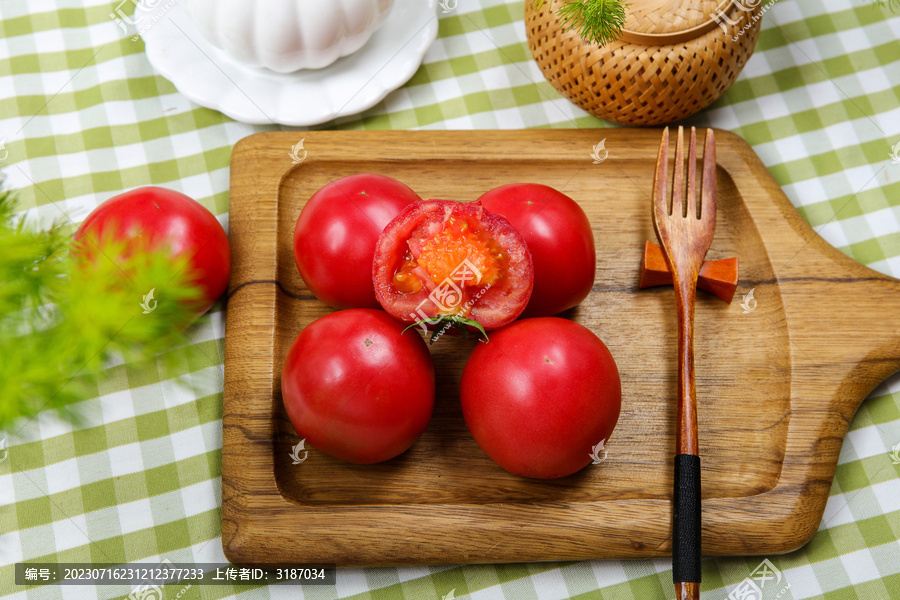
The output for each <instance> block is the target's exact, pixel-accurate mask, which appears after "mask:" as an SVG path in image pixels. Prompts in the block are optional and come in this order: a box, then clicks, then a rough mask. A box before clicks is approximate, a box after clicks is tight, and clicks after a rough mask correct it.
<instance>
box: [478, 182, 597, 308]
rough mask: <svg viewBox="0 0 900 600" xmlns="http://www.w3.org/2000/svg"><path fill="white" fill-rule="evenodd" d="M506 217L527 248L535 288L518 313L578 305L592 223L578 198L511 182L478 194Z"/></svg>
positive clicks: (587, 277)
mask: <svg viewBox="0 0 900 600" xmlns="http://www.w3.org/2000/svg"><path fill="white" fill-rule="evenodd" d="M478 201H479V202H481V204H482V205H483V206H484V207H485V208H486V209H488V210H489V211H491V212H494V213H496V214H498V215H502V216H504V217H506V218H507V219H508V220H509V222H510V223H512V225H513V227H515V228H516V229H517V230H518V231H519V233H521V234H522V237H523V238H525V242H526V243H527V244H528V249H529V250H531V257H532V260H533V261H534V291H533V292H532V293H531V300H530V301H529V302H528V306H526V307H525V310H524V312H523V313H522V316H523V317H545V316H546V317H549V316H552V315H556V314H559V313H561V312H562V311H564V310H567V309H569V308H572V307H573V306H577V305H579V304H581V302H583V301H584V299H585V298H587V295H588V294H589V293H590V291H591V288H592V287H593V285H594V274H595V271H596V262H597V256H596V253H595V251H594V234H593V231H591V223H590V221H589V220H588V218H587V215H586V214H585V213H584V210H582V208H581V207H580V206H579V205H578V203H577V202H575V201H574V200H572V199H571V198H570V197H568V196H566V195H565V194H563V193H561V192H558V191H557V190H555V189H553V188H552V187H549V186H546V185H540V184H537V183H512V184H508V185H504V186H500V187H498V188H495V189H493V190H491V191H489V192H487V193H485V194H484V195H482V196H481V198H479V199H478Z"/></svg>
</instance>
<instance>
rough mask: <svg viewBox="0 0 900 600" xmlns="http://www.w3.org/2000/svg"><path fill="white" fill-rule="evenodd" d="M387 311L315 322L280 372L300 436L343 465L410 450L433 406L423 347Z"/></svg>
mask: <svg viewBox="0 0 900 600" xmlns="http://www.w3.org/2000/svg"><path fill="white" fill-rule="evenodd" d="M403 329H404V328H403V326H402V325H401V324H400V323H398V322H397V321H395V320H394V319H392V318H391V317H390V316H388V315H387V314H386V313H385V312H384V311H381V310H374V309H368V308H357V309H350V310H342V311H338V312H333V313H331V314H329V315H326V316H324V317H322V318H320V319H317V320H316V321H313V322H312V323H310V324H309V325H307V326H306V328H305V329H304V330H303V331H301V332H300V335H298V336H297V339H295V340H294V343H293V345H292V346H291V349H290V350H289V351H288V354H287V358H286V359H285V361H284V370H283V371H282V373H281V392H282V397H283V400H284V407H285V409H286V410H287V414H288V417H289V418H290V420H291V424H292V425H293V426H294V430H295V431H296V432H297V435H299V436H300V437H302V438H304V439H305V440H306V441H307V442H308V443H309V444H310V445H311V446H312V447H314V448H316V449H318V450H320V451H322V452H325V453H326V454H329V455H331V456H334V457H336V458H340V459H342V460H346V461H350V462H354V463H359V464H371V463H376V462H381V461H384V460H388V459H390V458H393V457H395V456H397V455H398V454H400V453H402V452H404V451H405V450H406V449H407V448H409V447H410V446H411V445H412V444H413V442H415V441H416V439H418V437H419V436H420V435H421V434H422V432H423V431H425V427H426V426H427V425H428V421H429V419H430V418H431V411H432V409H433V407H434V365H433V364H432V362H431V354H430V353H429V352H428V347H427V346H426V345H425V342H424V341H423V340H422V338H421V337H420V336H419V334H418V333H416V332H415V331H407V332H405V333H404V332H403Z"/></svg>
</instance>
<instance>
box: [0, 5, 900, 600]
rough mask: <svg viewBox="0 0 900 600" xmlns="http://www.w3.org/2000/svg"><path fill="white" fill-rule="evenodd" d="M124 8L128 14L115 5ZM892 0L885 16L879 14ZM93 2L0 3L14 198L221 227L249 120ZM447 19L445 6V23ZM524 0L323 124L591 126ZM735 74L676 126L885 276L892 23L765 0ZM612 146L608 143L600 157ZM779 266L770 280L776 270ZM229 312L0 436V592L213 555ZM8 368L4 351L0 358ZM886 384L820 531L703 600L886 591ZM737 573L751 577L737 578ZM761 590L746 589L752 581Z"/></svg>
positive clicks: (457, 30)
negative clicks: (31, 573) (707, 131)
mask: <svg viewBox="0 0 900 600" xmlns="http://www.w3.org/2000/svg"><path fill="white" fill-rule="evenodd" d="M130 1H131V0H125V5H124V6H125V7H127V8H128V10H127V11H126V12H128V13H130V12H131V9H130ZM895 4H896V3H895ZM121 7H122V3H120V2H113V1H111V0H57V1H55V2H51V1H50V0H3V2H2V4H0V161H2V165H0V166H2V169H3V171H4V172H5V174H6V175H7V177H8V181H9V184H10V185H11V186H13V187H15V188H18V189H19V190H20V194H19V198H20V201H21V202H22V203H23V208H25V209H30V211H31V212H33V213H34V214H35V216H39V217H42V218H45V219H58V218H61V217H62V215H66V217H65V218H69V219H71V220H72V221H73V223H77V222H78V221H80V220H81V219H83V218H84V217H85V216H86V215H87V213H88V212H89V210H90V209H92V208H93V207H95V206H96V205H97V204H98V203H99V202H101V201H103V200H105V199H106V198H108V197H110V196H113V195H115V194H117V193H119V192H121V191H124V190H126V189H130V188H133V187H137V186H141V185H148V184H155V185H162V186H166V187H171V188H174V189H178V190H181V191H183V192H185V193H187V194H188V195H190V196H192V197H194V198H197V199H198V200H199V201H200V202H202V203H203V204H204V205H205V206H207V207H208V208H209V209H211V210H212V211H213V212H214V213H215V214H217V215H218V216H219V218H220V219H221V221H222V222H223V224H225V225H226V226H227V219H228V183H229V182H228V173H229V171H228V164H229V158H230V155H231V148H232V146H233V144H234V143H235V142H237V141H238V140H239V139H241V138H243V137H244V136H246V135H249V134H251V133H254V132H257V131H261V130H263V129H265V127H255V126H248V125H244V124H241V123H235V122H233V121H231V120H229V119H228V118H226V117H224V116H222V115H221V114H220V113H218V112H215V111H212V110H208V109H205V108H202V107H199V106H197V105H195V104H192V103H191V102H190V101H188V100H187V99H186V98H185V97H184V96H182V95H180V94H179V93H178V92H177V91H176V90H175V88H174V86H173V85H172V84H171V83H169V82H168V81H167V80H165V79H164V78H162V77H161V76H159V75H158V74H156V73H155V72H154V70H153V69H152V68H151V66H150V64H149V63H148V62H147V60H146V58H145V56H144V54H143V42H141V41H132V40H131V35H133V31H129V32H127V33H126V32H123V30H122V29H121V28H120V27H119V26H118V25H117V24H115V23H114V22H113V20H112V19H111V18H110V14H111V13H113V12H114V11H115V10H116V9H118V8H121ZM444 8H446V11H445V10H444ZM522 15H523V3H522V0H516V1H507V0H481V1H476V0H458V1H457V0H449V1H445V2H442V8H439V9H438V13H437V14H436V16H435V18H439V19H440V34H439V39H438V40H437V42H436V43H435V44H434V46H433V47H432V48H431V50H430V51H429V52H428V54H427V56H426V58H425V62H424V64H423V66H422V67H421V68H420V69H419V71H418V72H417V74H416V75H415V76H414V77H413V79H412V80H411V81H410V82H409V83H408V84H406V85H405V86H404V87H403V88H401V89H399V90H397V91H396V92H393V93H391V94H390V95H389V96H388V97H387V99H385V100H384V101H383V102H381V103H379V104H378V105H377V106H375V107H374V108H372V109H371V110H369V111H367V112H366V113H364V114H362V115H358V116H354V117H348V118H344V119H341V120H340V121H339V122H336V123H329V124H326V125H325V126H323V127H328V128H339V129H385V128H390V129H419V128H433V129H469V128H488V129H490V128H503V129H518V128H531V127H582V128H590V127H606V126H609V124H608V123H605V122H603V121H601V120H599V119H596V118H594V117H591V116H589V115H587V114H585V113H583V112H582V111H580V110H579V109H577V108H575V107H574V106H573V105H572V104H570V103H569V102H568V101H567V100H565V99H564V98H561V97H560V96H559V95H558V94H557V93H556V92H555V91H554V90H553V88H552V87H551V86H550V85H549V84H548V83H547V82H545V81H544V79H543V77H542V76H541V74H540V72H539V70H538V68H537V66H536V65H535V64H534V63H533V61H532V60H531V57H530V54H529V51H528V48H527V45H526V42H525V28H524V25H523V20H522ZM763 23H764V24H763V30H762V34H761V36H760V39H759V44H758V46H757V49H756V53H755V54H754V56H753V58H752V59H751V60H750V62H749V64H748V65H747V67H746V69H745V70H744V72H743V74H742V75H741V77H740V79H739V80H738V81H737V82H736V83H735V84H734V86H733V87H732V88H731V89H730V90H729V91H728V93H727V94H726V95H725V96H724V97H723V98H722V99H720V100H719V101H718V102H717V103H716V104H715V105H713V107H711V108H710V109H708V110H706V111H704V112H703V113H702V114H700V115H697V116H695V117H694V118H692V119H691V122H693V123H695V124H698V125H713V126H716V127H721V128H725V129H729V130H731V131H734V132H736V133H737V134H739V135H741V136H742V137H744V138H745V139H746V140H747V141H748V142H749V143H750V144H751V145H752V146H753V147H754V149H755V150H756V152H757V153H758V154H759V155H760V156H761V157H762V159H763V161H764V162H765V163H766V165H767V166H768V167H769V169H770V170H771V172H772V173H773V175H774V176H775V178H776V179H777V180H778V181H779V183H780V184H781V185H782V186H783V187H784V190H785V192H786V193H787V195H788V197H789V198H790V199H791V201H792V202H793V203H794V204H795V206H796V207H797V208H798V210H799V211H800V212H801V214H802V215H803V216H804V218H806V219H807V220H808V221H809V222H810V224H812V225H813V226H814V227H815V228H816V230H817V231H819V232H820V233H821V234H822V235H823V236H824V237H825V238H826V239H827V240H828V241H829V242H830V243H832V244H833V245H835V246H836V247H838V248H840V249H841V250H842V251H843V252H845V253H847V254H848V255H850V256H852V257H853V258H855V259H856V260H859V261H860V262H862V263H864V264H867V265H869V266H871V267H872V268H874V269H876V270H879V271H881V272H883V273H887V274H890V275H893V276H894V277H900V157H896V155H897V154H900V146H897V151H894V154H895V159H894V160H893V161H892V159H891V156H890V155H891V152H892V148H893V147H894V146H895V144H898V143H900V50H898V48H900V46H898V42H897V40H898V38H900V16H898V17H894V16H892V15H891V13H890V12H889V11H888V10H887V9H883V8H878V7H875V6H873V5H872V3H871V2H869V1H868V0H828V1H827V2H826V1H825V0H780V1H779V2H777V3H776V4H775V5H774V6H772V7H771V8H770V9H769V10H768V11H767V12H766V14H765V16H764V21H763ZM613 152H614V150H613ZM776 268H777V266H776ZM223 317H224V313H223V311H222V308H221V305H220V306H219V307H218V308H217V310H216V311H215V312H214V313H213V314H212V316H211V317H210V318H209V319H208V320H206V321H204V322H203V323H202V324H201V325H199V326H197V327H195V328H192V329H191V330H189V331H188V333H187V335H186V339H185V344H184V346H183V347H182V348H179V349H177V350H175V352H178V353H180V354H181V355H182V356H183V360H182V361H181V364H182V367H183V372H182V373H180V374H179V378H180V379H184V380H186V381H187V383H189V384H190V385H187V386H186V385H182V383H179V382H178V381H176V380H175V379H163V378H162V377H161V375H160V374H159V372H157V371H156V370H154V369H148V368H146V366H145V367H143V368H139V367H137V366H134V365H116V366H113V367H112V369H111V371H112V376H111V377H110V378H109V380H108V381H106V382H105V383H104V384H103V385H102V386H101V388H100V389H98V390H97V396H96V397H95V398H94V399H91V400H88V401H85V402H83V403H82V405H81V406H79V407H78V408H79V410H80V412H81V413H82V414H83V415H84V422H83V423H82V424H80V425H77V426H73V425H70V424H67V423H65V422H63V421H61V420H60V419H59V418H57V417H56V416H55V415H53V414H41V415H40V416H39V417H38V418H36V419H33V420H30V421H23V422H22V423H20V424H18V425H16V426H15V427H14V428H12V429H10V430H7V431H5V432H0V440H5V443H4V444H0V596H3V597H10V598H21V599H25V598H29V599H37V598H48V599H56V598H94V597H99V598H109V597H123V596H126V595H127V594H129V593H130V592H131V590H130V589H129V588H128V587H127V586H120V587H108V586H97V587H93V586H87V587H85V586H65V587H61V586H49V587H36V588H34V589H26V588H24V587H20V586H16V585H15V583H14V575H13V573H14V569H13V565H14V564H15V563H17V562H21V561H22V560H36V559H41V560H42V561H45V562H94V563H117V562H135V561H146V562H154V563H156V562H159V561H161V560H162V559H168V560H170V561H172V562H175V563H190V562H221V561H224V556H223V555H222V550H221V542H220V505H221V493H220V473H221V462H220V453H221V422H222V421H221V419H222V381H223V371H222V363H223V336H224V318H223ZM0 360H2V357H0ZM898 538H900V376H897V375H895V376H894V377H892V378H891V379H889V380H888V381H887V382H885V383H884V384H882V385H881V386H880V387H879V388H878V389H877V390H876V391H875V392H873V393H872V395H871V397H870V398H869V399H867V400H866V401H865V402H864V403H863V405H862V408H860V410H859V413H858V414H857V415H856V417H855V419H854V420H853V422H852V423H851V425H850V432H849V434H848V436H847V438H846V441H845V443H844V447H843V450H842V452H841V457H840V463H839V465H838V468H837V474H836V477H835V481H834V485H833V487H832V490H831V497H830V500H829V502H828V506H827V509H826V512H825V516H824V518H823V520H822V524H821V526H820V530H819V532H818V533H817V534H816V536H815V537H814V538H813V540H812V541H811V542H810V543H809V544H808V545H807V546H805V547H804V548H802V549H801V550H798V551H796V552H794V553H791V554H788V555H784V556H769V557H765V558H766V559H767V560H768V561H769V562H768V563H763V562H762V560H763V557H751V558H724V559H708V560H706V561H705V562H704V566H703V577H704V580H703V590H704V591H703V594H702V597H703V598H705V599H710V600H712V599H716V600H725V599H726V598H747V599H750V598H753V599H756V598H759V599H760V600H773V599H776V598H780V599H784V600H789V599H799V598H828V599H835V600H844V599H848V598H862V599H865V600H869V599H880V598H900V545H898ZM753 577H755V579H753ZM748 578H750V579H751V581H754V583H755V584H757V585H762V584H765V585H764V586H762V593H761V594H758V593H757V594H756V595H750V594H748V593H747V589H748V588H747V584H746V580H747V579H748ZM672 589H673V588H672V583H671V571H670V563H669V561H668V560H639V561H594V562H582V563H566V564H556V563H549V564H517V565H484V566H433V567H417V568H381V569H350V570H342V571H340V572H339V573H338V577H337V584H336V586H310V587H304V588H302V589H301V588H297V587H292V588H284V587H281V586H277V587H255V588H241V587H240V586H234V587H232V586H221V587H206V586H204V587H202V588H200V587H199V586H195V587H192V588H190V589H188V590H186V591H184V590H181V591H179V590H168V589H167V590H165V592H166V593H167V594H168V597H172V598H174V597H175V596H176V594H177V593H180V594H182V595H181V597H182V598H186V599H189V598H198V597H203V598H225V597H236V596H238V595H240V597H243V598H269V597H272V598H282V597H288V596H290V597H294V598H306V599H317V600H318V599H321V600H326V599H328V600H330V599H334V598H353V599H356V600H363V599H377V600H384V599H400V598H407V599H411V600H428V599H445V598H454V597H455V598H471V599H472V600H501V599H506V600H528V599H537V600H561V599H565V598H572V599H579V600H587V599H590V600H594V599H601V598H606V599H616V600H625V599H632V598H633V599H637V600H646V599H649V598H663V597H666V596H670V595H672Z"/></svg>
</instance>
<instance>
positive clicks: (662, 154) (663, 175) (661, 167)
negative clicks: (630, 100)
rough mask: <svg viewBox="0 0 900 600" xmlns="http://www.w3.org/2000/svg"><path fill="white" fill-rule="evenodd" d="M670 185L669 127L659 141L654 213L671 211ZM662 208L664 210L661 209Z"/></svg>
mask: <svg viewBox="0 0 900 600" xmlns="http://www.w3.org/2000/svg"><path fill="white" fill-rule="evenodd" d="M668 186H669V128H668V127H666V128H665V129H663V133H662V139H661V140H660V141H659V153H658V154H657V155H656V175H654V179H653V214H654V215H656V216H663V215H666V214H668V211H669V207H668V204H669V198H668V195H667V194H666V190H667V189H668ZM660 209H662V210H660Z"/></svg>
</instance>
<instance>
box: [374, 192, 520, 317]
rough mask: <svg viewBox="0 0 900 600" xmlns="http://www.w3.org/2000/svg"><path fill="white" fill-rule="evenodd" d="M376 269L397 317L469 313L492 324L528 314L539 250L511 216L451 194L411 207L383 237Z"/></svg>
mask: <svg viewBox="0 0 900 600" xmlns="http://www.w3.org/2000/svg"><path fill="white" fill-rule="evenodd" d="M372 269H373V278H374V281H375V295H376V297H377V298H378V302H380V303H381V306H383V307H384V309H385V310H386V311H388V312H389V313H390V314H391V316H393V317H394V318H396V319H399V320H400V321H403V322H404V323H416V322H419V321H423V320H428V321H431V322H432V323H433V324H435V325H436V324H437V323H438V322H439V320H441V319H447V320H450V321H451V322H457V323H459V320H458V319H459V318H464V319H468V320H471V321H477V322H478V323H480V324H481V326H482V327H484V329H487V330H490V329H496V328H498V327H502V326H504V325H506V324H507V323H510V322H511V321H513V320H514V319H515V318H516V317H518V316H519V314H521V312H522V310H523V309H524V308H525V305H526V304H527V303H528V297H529V295H530V294H531V286H532V279H533V276H532V270H531V254H530V253H529V252H528V247H527V246H526V245H525V242H524V240H523V239H522V236H520V235H519V234H518V232H516V230H515V229H514V228H513V227H512V225H510V224H509V221H507V220H506V219H504V218H503V217H500V216H498V215H495V214H491V213H490V212H489V211H487V210H485V209H484V207H482V206H481V205H480V204H478V203H477V202H470V203H462V202H453V201H451V200H423V201H421V202H417V203H415V204H411V205H409V206H407V207H406V208H404V209H403V211H402V212H401V213H400V214H399V215H397V217H396V218H395V219H394V220H393V221H391V222H390V223H389V224H388V226H387V227H385V228H384V231H383V232H382V234H381V237H379V238H378V244H377V245H376V248H375V260H374V262H373V265H372Z"/></svg>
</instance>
